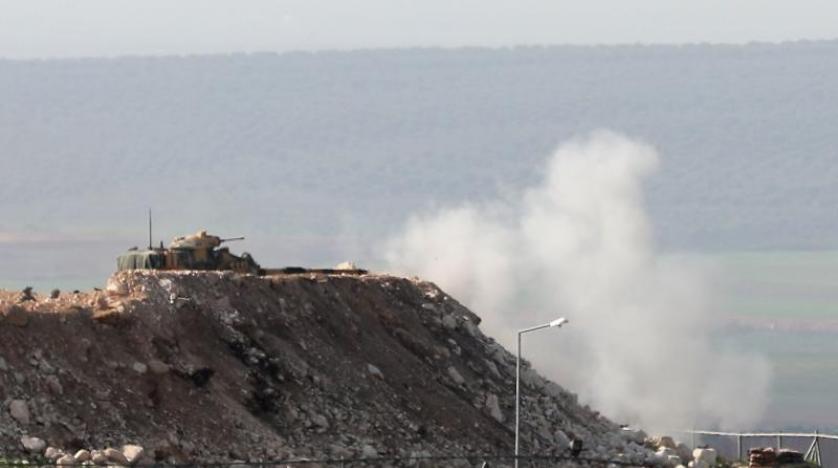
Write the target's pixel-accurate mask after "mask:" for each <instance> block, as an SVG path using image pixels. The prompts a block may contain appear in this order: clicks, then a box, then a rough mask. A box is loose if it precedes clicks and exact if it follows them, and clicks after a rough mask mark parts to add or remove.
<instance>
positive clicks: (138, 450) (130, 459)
mask: <svg viewBox="0 0 838 468" xmlns="http://www.w3.org/2000/svg"><path fill="white" fill-rule="evenodd" d="M105 455H107V454H105ZM122 455H123V456H124V457H125V460H126V461H127V463H128V464H129V465H135V464H137V463H138V462H139V461H140V460H141V459H142V458H143V455H145V449H143V448H142V447H140V446H139V445H132V444H129V445H123V446H122ZM108 458H110V457H108Z"/></svg>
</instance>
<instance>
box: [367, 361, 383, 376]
mask: <svg viewBox="0 0 838 468" xmlns="http://www.w3.org/2000/svg"><path fill="white" fill-rule="evenodd" d="M367 372H369V373H370V375H372V376H373V377H377V378H379V379H381V380H384V374H383V373H382V372H381V369H379V368H377V367H375V366H374V365H372V364H367Z"/></svg>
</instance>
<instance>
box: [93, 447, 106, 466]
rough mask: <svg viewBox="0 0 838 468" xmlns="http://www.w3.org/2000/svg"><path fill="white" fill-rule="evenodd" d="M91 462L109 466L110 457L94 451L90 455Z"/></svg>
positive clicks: (99, 451)
mask: <svg viewBox="0 0 838 468" xmlns="http://www.w3.org/2000/svg"><path fill="white" fill-rule="evenodd" d="M90 461H92V462H93V463H95V464H97V465H107V464H108V457H107V456H105V453H104V452H102V451H101V450H94V451H93V452H91V453H90Z"/></svg>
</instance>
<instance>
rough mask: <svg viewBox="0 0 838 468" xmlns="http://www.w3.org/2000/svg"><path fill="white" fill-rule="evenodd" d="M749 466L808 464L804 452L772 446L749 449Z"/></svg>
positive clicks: (759, 467)
mask: <svg viewBox="0 0 838 468" xmlns="http://www.w3.org/2000/svg"><path fill="white" fill-rule="evenodd" d="M748 466H749V467H751V468H762V467H769V466H770V467H775V466H787V467H792V466H808V465H807V464H806V462H805V461H804V459H803V454H802V453H801V452H798V451H796V450H789V449H780V450H776V451H775V450H774V448H772V447H767V448H753V449H750V450H748Z"/></svg>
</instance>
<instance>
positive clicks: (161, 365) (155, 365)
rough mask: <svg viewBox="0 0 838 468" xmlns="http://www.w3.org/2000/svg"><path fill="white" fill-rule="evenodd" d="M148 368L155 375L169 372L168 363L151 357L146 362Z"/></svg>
mask: <svg viewBox="0 0 838 468" xmlns="http://www.w3.org/2000/svg"><path fill="white" fill-rule="evenodd" d="M148 370H150V371H151V373H152V374H156V375H163V374H168V373H169V370H170V368H169V365H168V364H166V363H165V362H163V361H160V360H157V359H152V360H151V361H149V362H148Z"/></svg>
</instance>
